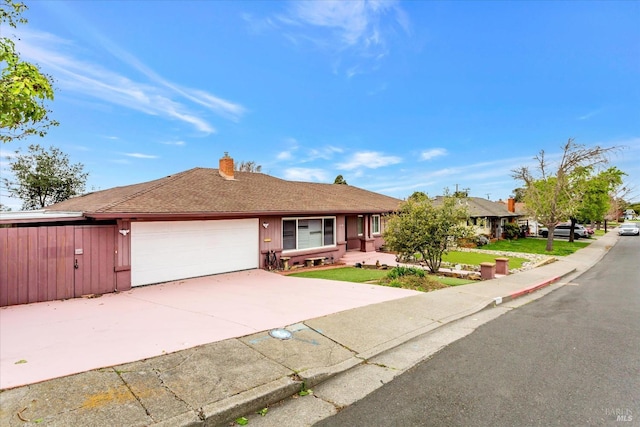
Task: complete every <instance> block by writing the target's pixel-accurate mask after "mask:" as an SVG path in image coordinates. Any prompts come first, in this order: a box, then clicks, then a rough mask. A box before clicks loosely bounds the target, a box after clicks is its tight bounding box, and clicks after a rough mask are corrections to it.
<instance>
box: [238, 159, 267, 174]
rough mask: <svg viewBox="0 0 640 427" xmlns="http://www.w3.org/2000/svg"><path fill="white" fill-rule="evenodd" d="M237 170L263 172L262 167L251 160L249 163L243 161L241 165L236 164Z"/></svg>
mask: <svg viewBox="0 0 640 427" xmlns="http://www.w3.org/2000/svg"><path fill="white" fill-rule="evenodd" d="M235 169H236V171H238V172H254V173H258V172H262V166H261V165H259V164H256V162H254V161H253V160H250V161H248V162H245V161H242V162H240V163H236V166H235Z"/></svg>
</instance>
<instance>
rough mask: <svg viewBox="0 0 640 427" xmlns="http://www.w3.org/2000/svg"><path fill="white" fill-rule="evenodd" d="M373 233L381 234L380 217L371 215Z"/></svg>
mask: <svg viewBox="0 0 640 427" xmlns="http://www.w3.org/2000/svg"><path fill="white" fill-rule="evenodd" d="M371 233H373V234H380V215H371Z"/></svg>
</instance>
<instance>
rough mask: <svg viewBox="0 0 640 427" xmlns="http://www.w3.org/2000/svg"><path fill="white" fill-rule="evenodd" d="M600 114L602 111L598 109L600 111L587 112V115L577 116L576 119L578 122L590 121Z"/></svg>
mask: <svg viewBox="0 0 640 427" xmlns="http://www.w3.org/2000/svg"><path fill="white" fill-rule="evenodd" d="M601 112H602V109H601V108H600V109H597V110H594V111H590V112H588V113H587V114H584V115H582V116H579V117H578V120H588V119H590V118H591V117H594V116H597V115H598V114H600V113H601Z"/></svg>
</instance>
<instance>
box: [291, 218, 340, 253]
mask: <svg viewBox="0 0 640 427" xmlns="http://www.w3.org/2000/svg"><path fill="white" fill-rule="evenodd" d="M335 225H336V219H335V218H334V217H330V218H291V219H284V220H282V249H283V250H285V251H295V250H303V249H315V248H322V247H325V246H335V244H336V236H335V229H336V227H335Z"/></svg>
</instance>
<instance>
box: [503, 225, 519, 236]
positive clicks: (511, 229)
mask: <svg viewBox="0 0 640 427" xmlns="http://www.w3.org/2000/svg"><path fill="white" fill-rule="evenodd" d="M519 235H520V226H519V225H518V224H516V223H515V222H508V223H506V224H505V225H504V237H505V238H507V239H509V240H511V239H515V238H517V237H518V236H519Z"/></svg>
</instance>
